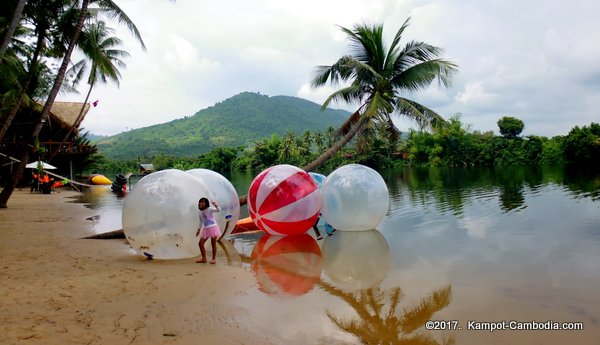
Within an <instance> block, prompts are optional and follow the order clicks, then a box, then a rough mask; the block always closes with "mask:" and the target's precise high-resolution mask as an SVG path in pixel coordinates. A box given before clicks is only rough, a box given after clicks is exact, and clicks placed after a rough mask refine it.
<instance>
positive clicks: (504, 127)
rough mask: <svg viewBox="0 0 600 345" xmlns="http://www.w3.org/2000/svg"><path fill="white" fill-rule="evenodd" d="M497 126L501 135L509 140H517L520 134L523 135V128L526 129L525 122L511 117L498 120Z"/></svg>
mask: <svg viewBox="0 0 600 345" xmlns="http://www.w3.org/2000/svg"><path fill="white" fill-rule="evenodd" d="M497 124H498V128H499V129H500V134H502V136H504V137H505V138H507V139H514V138H516V137H517V136H518V135H519V134H521V132H522V131H523V128H525V124H524V123H523V121H521V120H519V119H517V118H516V117H511V116H504V117H503V118H501V119H500V120H498V122H497Z"/></svg>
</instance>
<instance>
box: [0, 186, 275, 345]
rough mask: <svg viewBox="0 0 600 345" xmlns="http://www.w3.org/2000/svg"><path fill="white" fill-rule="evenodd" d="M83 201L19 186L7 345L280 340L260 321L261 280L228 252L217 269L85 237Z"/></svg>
mask: <svg viewBox="0 0 600 345" xmlns="http://www.w3.org/2000/svg"><path fill="white" fill-rule="evenodd" d="M75 196H77V193H76V192H71V191H60V192H55V193H52V194H30V193H29V191H28V190H27V191H25V190H23V191H18V190H16V191H15V192H14V194H13V196H12V197H11V199H10V200H9V203H8V208H7V209H2V210H0V262H1V263H2V265H1V269H0V281H1V284H0V330H1V331H0V343H2V344H24V343H25V344H50V345H52V344H125V343H133V344H142V343H143V344H198V343H203V344H217V343H218V344H269V343H279V341H277V339H273V338H272V337H269V336H268V332H267V330H268V328H267V327H266V326H260V325H257V324H256V323H255V322H253V321H252V315H251V314H250V310H252V309H253V307H254V306H252V305H248V299H247V298H244V296H247V295H246V294H247V291H248V290H249V289H252V288H253V286H254V285H255V284H256V280H255V279H254V277H253V276H252V274H251V273H250V272H248V271H247V270H245V269H243V268H242V267H239V265H238V266H236V265H229V264H228V260H227V258H226V256H225V253H224V251H223V250H219V252H218V257H217V264H216V265H203V264H196V263H195V262H194V260H195V259H194V258H191V259H185V260H174V261H160V260H151V261H150V260H145V259H144V258H143V257H140V256H139V255H135V254H134V253H133V252H132V251H131V249H130V248H129V245H128V244H127V243H126V242H125V241H124V240H123V239H112V240H84V239H81V238H82V237H85V236H88V235H90V234H91V232H90V231H89V228H90V224H89V221H87V220H86V218H87V217H90V216H93V211H92V210H90V209H87V208H86V207H85V206H84V205H82V204H79V203H72V202H70V201H71V199H72V198H74V197H75ZM209 252H210V249H209ZM236 297H241V298H242V299H244V300H245V301H244V303H243V304H242V303H239V298H236Z"/></svg>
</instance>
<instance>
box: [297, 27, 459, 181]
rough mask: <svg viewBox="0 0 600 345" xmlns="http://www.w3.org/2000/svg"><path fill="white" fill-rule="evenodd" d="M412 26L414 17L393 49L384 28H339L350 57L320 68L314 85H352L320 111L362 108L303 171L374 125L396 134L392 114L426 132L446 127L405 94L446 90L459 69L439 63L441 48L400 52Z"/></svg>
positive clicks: (416, 45) (422, 46) (418, 46)
mask: <svg viewBox="0 0 600 345" xmlns="http://www.w3.org/2000/svg"><path fill="white" fill-rule="evenodd" d="M409 21H410V18H409V19H407V20H406V21H405V22H404V24H402V26H401V27H400V29H399V30H398V32H396V35H395V36H394V39H393V41H392V44H391V45H390V47H389V48H386V47H385V45H384V42H383V25H382V24H373V25H369V24H357V25H355V26H354V27H353V28H352V29H347V28H344V27H340V28H341V29H342V31H343V32H344V33H346V35H347V36H348V39H349V40H350V47H351V53H350V54H349V55H345V56H343V57H341V58H340V59H339V60H338V61H337V62H335V63H334V64H333V65H331V66H319V67H317V70H316V72H315V75H314V78H313V80H312V86H313V87H319V86H323V85H325V84H326V83H327V82H330V83H331V84H333V85H337V84H339V83H349V85H348V86H344V87H342V88H341V89H339V90H337V91H336V92H334V93H333V94H331V95H330V96H329V97H328V98H327V99H326V100H325V103H323V106H322V109H325V108H327V106H328V105H329V104H330V103H331V102H332V101H345V102H349V103H357V104H358V109H357V110H356V111H355V112H354V114H352V115H351V116H350V117H349V118H348V120H346V122H345V123H344V124H342V126H341V128H340V129H339V133H340V134H341V135H343V136H342V137H341V139H340V140H339V141H337V142H336V143H335V144H334V145H333V146H332V147H331V148H330V149H328V150H327V151H325V152H324V153H323V154H321V156H319V157H318V158H317V159H316V160H315V161H313V162H311V163H309V164H308V165H306V166H304V167H303V169H304V170H306V171H310V170H313V169H315V168H316V167H318V166H320V165H321V164H323V163H324V162H325V161H326V160H327V159H329V158H330V157H331V156H333V154H335V152H337V151H338V150H340V149H341V148H342V147H343V146H344V145H345V144H346V143H348V141H350V140H351V139H352V138H353V137H354V136H355V135H356V134H357V133H359V132H360V131H361V130H362V129H363V128H364V127H365V125H367V124H368V123H370V122H375V123H377V122H385V123H388V124H389V125H390V126H389V128H390V131H391V133H396V130H395V127H394V126H393V122H392V117H391V116H392V114H394V115H401V116H406V117H408V118H411V119H413V120H415V121H416V122H417V123H418V124H419V125H420V126H422V127H425V126H427V127H430V128H436V127H437V126H443V125H444V124H445V120H444V119H443V118H442V117H441V116H440V115H438V114H437V113H436V112H435V111H433V110H431V109H429V108H427V107H425V106H424V105H421V104H419V103H417V102H415V101H412V100H410V99H407V98H405V97H404V96H403V94H404V93H406V92H415V91H419V90H423V89H425V88H427V87H428V86H429V85H430V84H431V83H432V82H433V81H434V80H435V79H437V80H438V81H439V82H440V84H443V85H444V86H446V87H448V86H449V85H450V82H451V79H452V76H453V74H454V73H455V72H456V71H457V70H458V67H457V65H455V64H454V63H452V62H450V61H447V60H444V59H441V58H439V56H440V54H441V53H442V49H441V48H438V47H434V46H432V45H429V44H426V43H423V42H418V41H411V42H409V43H407V44H406V45H405V46H404V48H402V49H401V47H400V46H399V43H400V40H401V38H402V34H403V33H404V30H405V29H406V27H407V26H408V25H409ZM392 135H397V133H396V134H392Z"/></svg>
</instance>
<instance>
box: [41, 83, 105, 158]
mask: <svg viewBox="0 0 600 345" xmlns="http://www.w3.org/2000/svg"><path fill="white" fill-rule="evenodd" d="M92 88H94V83H93V82H92V84H90V88H89V90H88V93H87V95H86V96H85V101H83V105H82V106H81V110H80V111H79V114H78V115H77V118H76V119H75V122H73V124H72V125H71V127H70V128H69V130H68V131H67V134H65V136H64V137H63V139H62V141H61V142H60V145H58V147H57V148H56V150H54V151H53V152H51V153H50V156H49V157H48V162H51V161H52V159H54V157H56V154H58V151H60V147H61V146H62V144H64V143H66V142H68V141H69V139H70V138H71V134H72V133H73V131H74V130H75V129H76V128H79V125H80V124H81V121H82V120H83V113H84V112H85V106H86V105H87V102H88V100H89V99H90V94H91V93H92Z"/></svg>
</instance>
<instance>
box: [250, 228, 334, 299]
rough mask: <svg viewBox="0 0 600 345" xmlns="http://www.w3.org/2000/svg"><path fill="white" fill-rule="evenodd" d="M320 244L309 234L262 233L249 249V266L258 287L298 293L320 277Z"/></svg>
mask: <svg viewBox="0 0 600 345" xmlns="http://www.w3.org/2000/svg"><path fill="white" fill-rule="evenodd" d="M322 269H323V258H322V256H321V248H319V245H318V244H317V241H315V239H314V238H312V237H311V236H310V235H308V234H302V235H295V236H271V235H268V234H266V235H264V236H262V237H261V238H260V239H259V240H258V242H256V245H255V246H254V248H253V249H252V270H253V271H254V273H255V274H256V279H257V281H258V287H259V289H260V291H262V292H265V293H268V294H285V295H293V296H300V295H303V294H305V293H307V292H308V291H310V290H312V288H313V287H314V285H315V283H316V282H317V281H319V278H321V270H322Z"/></svg>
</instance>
